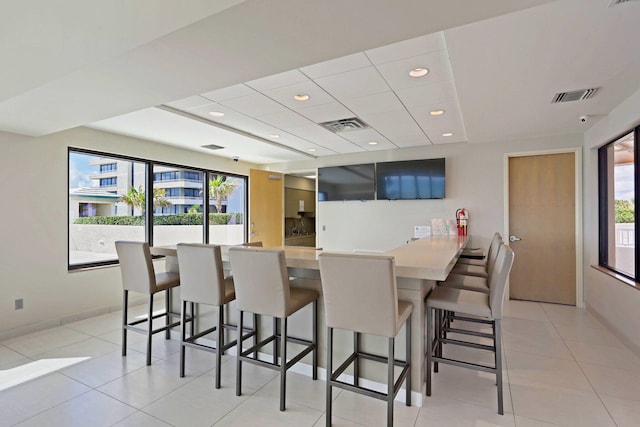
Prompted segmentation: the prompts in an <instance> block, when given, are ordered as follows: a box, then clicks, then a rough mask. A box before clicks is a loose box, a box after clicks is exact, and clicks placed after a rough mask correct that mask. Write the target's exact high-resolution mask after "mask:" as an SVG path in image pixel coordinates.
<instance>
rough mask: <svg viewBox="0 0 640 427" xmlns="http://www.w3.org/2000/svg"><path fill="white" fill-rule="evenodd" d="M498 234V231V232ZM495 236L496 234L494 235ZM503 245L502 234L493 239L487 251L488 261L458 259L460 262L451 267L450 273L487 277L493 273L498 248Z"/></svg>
mask: <svg viewBox="0 0 640 427" xmlns="http://www.w3.org/2000/svg"><path fill="white" fill-rule="evenodd" d="M496 234H497V233H496ZM494 237H495V236H494ZM500 245H502V237H500V235H498V236H497V238H494V239H493V240H492V241H491V246H489V251H487V259H486V263H483V264H465V263H461V262H460V260H458V263H456V265H455V266H454V267H453V269H451V273H450V274H461V275H465V276H478V277H484V278H485V279H486V278H488V277H489V275H490V274H491V271H490V270H491V268H493V265H494V264H495V261H496V257H497V256H498V248H499V247H500Z"/></svg>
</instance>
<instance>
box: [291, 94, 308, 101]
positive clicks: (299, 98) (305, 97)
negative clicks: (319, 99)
mask: <svg viewBox="0 0 640 427" xmlns="http://www.w3.org/2000/svg"><path fill="white" fill-rule="evenodd" d="M309 98H311V97H310V96H309V95H307V94H306V93H299V94H297V95H295V96H294V97H293V99H295V100H296V101H308V100H309Z"/></svg>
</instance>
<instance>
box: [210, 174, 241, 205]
mask: <svg viewBox="0 0 640 427" xmlns="http://www.w3.org/2000/svg"><path fill="white" fill-rule="evenodd" d="M237 186H238V183H237V182H236V181H235V180H233V179H232V178H228V177H226V176H223V175H216V176H215V178H213V179H211V180H209V198H211V199H215V200H216V212H218V213H220V212H222V201H223V200H227V197H229V195H230V194H231V193H233V190H235V189H236V187H237Z"/></svg>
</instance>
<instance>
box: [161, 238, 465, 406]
mask: <svg viewBox="0 0 640 427" xmlns="http://www.w3.org/2000/svg"><path fill="white" fill-rule="evenodd" d="M467 241H468V238H467V236H460V237H459V236H451V237H449V236H446V237H439V236H431V237H425V238H422V239H419V240H415V241H412V242H409V243H407V244H406V245H402V246H400V247H397V248H394V249H391V250H389V251H386V252H384V254H385V255H392V256H394V258H395V268H396V279H397V286H398V297H399V298H400V299H401V300H405V301H410V302H411V303H413V306H414V308H413V316H412V328H411V331H412V337H411V339H412V343H411V344H412V353H413V354H412V355H411V356H412V361H413V362H412V371H411V376H412V384H413V386H412V388H413V390H412V404H414V405H422V399H423V394H422V390H423V379H424V375H425V364H424V348H425V342H424V336H425V329H424V328H425V325H424V313H425V307H424V299H425V297H426V295H427V294H428V293H429V292H430V291H431V289H432V288H433V287H434V286H435V285H436V281H438V280H444V279H445V278H446V277H447V275H448V274H449V272H450V271H451V269H452V268H453V266H454V264H455V263H456V261H457V259H458V257H459V255H460V252H461V251H462V249H463V248H464V247H465V246H466V244H467ZM225 249H226V250H225ZM284 250H285V256H286V261H287V267H288V270H289V276H291V277H295V279H294V282H295V283H294V284H295V286H300V287H305V288H309V289H315V290H318V291H319V292H322V285H321V283H320V271H319V264H318V255H319V254H320V253H321V252H322V251H320V250H315V249H313V248H303V247H285V248H284ZM151 251H152V253H153V254H154V255H164V256H166V257H167V269H169V270H175V269H177V261H176V250H175V247H154V248H151ZM222 258H223V263H224V264H225V268H228V267H229V264H228V247H226V248H225V247H223V251H222ZM345 286H348V283H345ZM178 290H179V289H178ZM177 300H178V299H177V298H176V299H174V301H177ZM362 303H363V304H366V295H363V301H362ZM174 304H175V303H174ZM232 311H233V310H232ZM230 314H231V315H232V316H235V314H236V313H230ZM307 319H309V316H308V313H303V314H301V315H300V316H297V315H296V317H294V318H292V321H291V322H289V325H290V332H291V334H292V336H302V337H304V336H307V335H308V331H309V328H310V325H309V321H308V320H307ZM318 321H319V325H320V327H319V352H320V354H319V361H320V366H324V363H325V361H326V359H325V357H326V328H325V326H324V325H325V322H324V307H323V304H322V296H321V298H320V306H319V320H318ZM270 329H271V322H270V321H262V322H261V325H260V330H261V334H262V335H263V336H266V335H267V334H269V331H270ZM369 338H370V339H369ZM378 338H379V337H368V339H366V340H364V342H363V347H364V349H365V350H366V351H370V352H377V353H380V354H384V352H385V351H386V345H387V341H386V339H385V338H380V339H378ZM335 339H336V344H335V346H336V348H337V349H338V351H342V352H343V353H345V354H346V353H347V352H348V351H350V350H349V348H348V347H347V346H349V345H351V342H352V341H351V334H350V333H349V332H347V331H336V338H335ZM340 347H342V349H340ZM403 349H404V334H403V333H399V334H398V337H397V339H396V351H397V353H396V355H397V357H398V358H400V359H402V358H404V353H403V351H404V350H403ZM383 371H384V370H382V371H381V370H380V369H379V366H376V365H369V364H364V366H363V367H362V368H361V375H362V376H363V377H364V378H367V379H369V380H372V381H376V382H379V383H382V384H384V383H386V377H385V375H386V374H385V372H383Z"/></svg>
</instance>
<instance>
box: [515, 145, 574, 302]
mask: <svg viewBox="0 0 640 427" xmlns="http://www.w3.org/2000/svg"><path fill="white" fill-rule="evenodd" d="M564 153H573V154H574V161H575V178H574V180H575V189H574V191H575V221H574V223H575V236H576V241H575V245H576V307H580V308H584V306H585V304H584V277H583V259H584V254H583V246H582V245H583V238H582V230H583V228H582V221H583V219H582V217H583V215H582V147H573V148H559V149H553V150H541V151H522V152H514V153H505V154H504V168H503V170H504V178H503V182H504V227H503V229H504V236H505V240H506V241H507V242H508V240H509V237H508V236H510V235H511V234H510V230H509V159H510V158H512V157H529V156H543V155H547V154H564ZM505 298H506V299H507V300H509V299H510V296H509V283H508V282H507V288H506V292H505Z"/></svg>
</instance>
